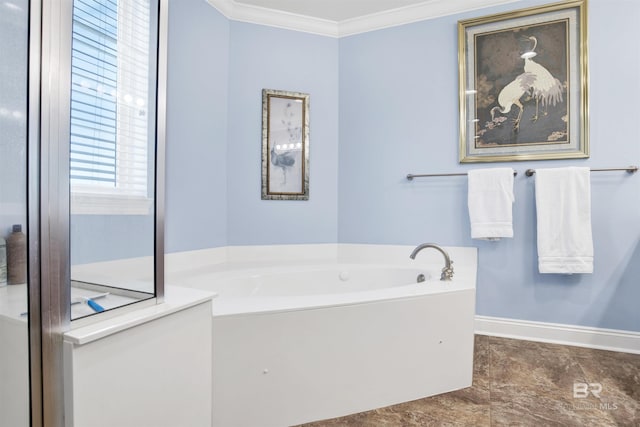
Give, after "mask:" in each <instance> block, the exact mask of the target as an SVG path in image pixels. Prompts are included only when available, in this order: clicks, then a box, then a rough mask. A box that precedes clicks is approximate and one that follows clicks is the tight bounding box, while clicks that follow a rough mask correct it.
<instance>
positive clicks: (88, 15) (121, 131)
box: [69, 0, 159, 319]
mask: <svg viewBox="0 0 640 427" xmlns="http://www.w3.org/2000/svg"><path fill="white" fill-rule="evenodd" d="M158 7H159V5H158V0H155V1H154V0H99V1H98V0H75V1H74V2H73V37H72V48H71V126H70V134H71V135H70V147H69V178H70V196H71V197H70V200H71V206H70V211H71V218H70V243H71V249H70V250H71V254H70V261H71V304H72V305H71V319H77V318H79V317H84V316H88V315H91V314H95V313H97V312H100V311H102V309H107V310H108V309H111V308H117V307H121V306H124V305H128V304H132V303H136V302H139V301H141V300H146V299H151V298H153V297H154V296H155V294H154V257H153V255H154V226H155V211H154V210H155V203H154V201H155V200H154V197H155V188H154V182H155V179H154V178H155V155H156V116H157V115H156V100H157V69H158V60H157V59H158V58H157V51H158V18H159V17H158Z"/></svg>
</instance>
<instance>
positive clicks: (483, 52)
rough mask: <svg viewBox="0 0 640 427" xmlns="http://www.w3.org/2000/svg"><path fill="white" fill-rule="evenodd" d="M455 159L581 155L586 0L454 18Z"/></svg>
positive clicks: (585, 131) (585, 139)
mask: <svg viewBox="0 0 640 427" xmlns="http://www.w3.org/2000/svg"><path fill="white" fill-rule="evenodd" d="M458 58H459V63H460V76H459V77H460V93H459V99H460V162H461V163H466V162H499V161H514V160H548V159H570V158H586V157H589V124H588V117H589V114H588V101H587V94H588V91H587V83H588V77H587V63H588V61H587V17H586V0H579V1H565V2H562V3H554V4H550V5H545V6H539V7H533V8H529V9H522V10H516V11H513V12H508V13H501V14H498V15H491V16H485V17H481V18H475V19H468V20H464V21H459V22H458Z"/></svg>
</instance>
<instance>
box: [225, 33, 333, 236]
mask: <svg viewBox="0 0 640 427" xmlns="http://www.w3.org/2000/svg"><path fill="white" fill-rule="evenodd" d="M230 38H231V42H230V49H229V52H230V59H229V140H228V147H227V149H228V155H227V183H228V186H227V201H228V205H227V209H228V211H227V218H228V223H227V227H228V244H229V245H251V244H253V245H259V244H276V243H280V244H286V243H326V242H336V241H337V238H338V226H337V223H338V202H337V200H338V199H337V192H338V175H337V172H336V171H337V167H338V158H337V155H338V108H337V107H338V56H337V51H338V40H336V39H332V38H328V37H320V36H316V35H311V34H306V33H299V32H294V31H289V30H282V29H276V28H271V27H266V26H261V25H253V24H246V23H240V22H231V35H230ZM262 89H278V90H287V91H294V92H303V93H309V94H311V97H310V106H309V110H310V115H309V120H310V137H309V139H310V148H309V154H310V166H309V174H310V177H309V180H310V183H309V200H308V201H276V200H261V199H260V197H261V196H260V195H261V166H260V165H261V150H262V148H261V147H262V145H261V144H262Z"/></svg>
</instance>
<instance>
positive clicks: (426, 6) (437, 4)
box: [338, 0, 521, 37]
mask: <svg viewBox="0 0 640 427" xmlns="http://www.w3.org/2000/svg"><path fill="white" fill-rule="evenodd" d="M518 1H521V0H491V1H487V0H459V1H451V0H429V1H425V2H422V3H418V4H414V5H410V6H404V7H400V8H397V9H390V10H385V11H383V12H378V13H372V14H370V15H364V16H360V17H357V18H352V19H347V20H344V21H340V22H339V23H338V33H339V34H338V37H347V36H352V35H356V34H361V33H366V32H369V31H376V30H381V29H384V28H390V27H397V26H400V25H405V24H410V23H413V22H419V21H426V20H428V19H435V18H440V17H443V16H448V15H455V14H458V13H463V12H469V11H473V10H478V9H483V8H487V7H493V6H499V5H503V4H508V3H515V2H518Z"/></svg>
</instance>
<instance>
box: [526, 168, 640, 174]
mask: <svg viewBox="0 0 640 427" xmlns="http://www.w3.org/2000/svg"><path fill="white" fill-rule="evenodd" d="M607 171H627V172H629V173H635V172H638V166H628V167H626V168H604V169H591V172H607ZM534 173H536V170H535V169H527V170H526V171H525V173H524V174H525V175H526V176H532V175H533V174H534Z"/></svg>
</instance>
